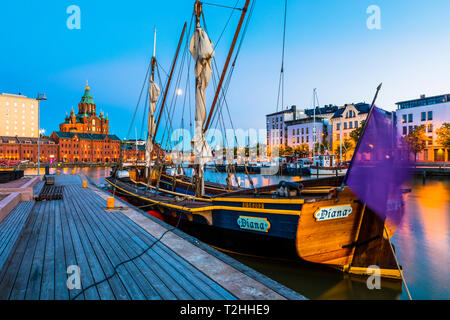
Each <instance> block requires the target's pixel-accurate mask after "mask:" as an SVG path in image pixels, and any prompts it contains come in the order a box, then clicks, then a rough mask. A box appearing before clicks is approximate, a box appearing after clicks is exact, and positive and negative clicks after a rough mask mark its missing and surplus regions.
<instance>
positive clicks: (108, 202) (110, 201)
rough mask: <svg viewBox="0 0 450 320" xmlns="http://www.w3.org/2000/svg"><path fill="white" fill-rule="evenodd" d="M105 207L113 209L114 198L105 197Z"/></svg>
mask: <svg viewBox="0 0 450 320" xmlns="http://www.w3.org/2000/svg"><path fill="white" fill-rule="evenodd" d="M106 208H107V209H114V198H113V197H108V199H106Z"/></svg>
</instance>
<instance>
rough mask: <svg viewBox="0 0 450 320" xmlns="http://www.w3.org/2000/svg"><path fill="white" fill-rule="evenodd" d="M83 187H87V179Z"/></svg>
mask: <svg viewBox="0 0 450 320" xmlns="http://www.w3.org/2000/svg"><path fill="white" fill-rule="evenodd" d="M83 188H85V189H86V188H87V181H83Z"/></svg>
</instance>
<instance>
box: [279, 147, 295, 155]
mask: <svg viewBox="0 0 450 320" xmlns="http://www.w3.org/2000/svg"><path fill="white" fill-rule="evenodd" d="M280 151H281V150H280ZM280 154H282V155H284V156H292V155H293V154H294V149H292V147H291V146H286V147H285V148H284V150H283V153H281V152H280Z"/></svg>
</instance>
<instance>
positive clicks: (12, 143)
mask: <svg viewBox="0 0 450 320" xmlns="http://www.w3.org/2000/svg"><path fill="white" fill-rule="evenodd" d="M37 143H38V139H37V138H19V137H0V159H4V160H21V161H28V162H34V163H37V158H38V144H37ZM58 150H59V147H58V144H57V143H56V142H55V141H54V140H52V139H46V138H41V139H39V158H40V161H41V162H45V163H53V162H56V161H59V160H58Z"/></svg>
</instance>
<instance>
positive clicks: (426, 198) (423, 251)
mask: <svg viewBox="0 0 450 320" xmlns="http://www.w3.org/2000/svg"><path fill="white" fill-rule="evenodd" d="M411 187H412V192H411V194H409V195H408V197H407V200H406V214H405V217H404V219H403V221H402V223H401V224H400V226H399V229H398V230H397V232H396V233H395V235H394V237H393V243H394V244H395V245H396V247H397V256H398V258H399V260H400V262H401V264H402V265H403V269H404V273H405V277H406V280H407V282H408V285H409V289H410V291H411V295H412V296H413V298H415V299H450V267H449V265H450V210H449V209H450V208H449V201H450V196H449V195H450V180H449V179H445V178H441V179H439V178H433V179H427V181H426V183H425V185H424V184H422V181H421V179H417V180H415V181H413V183H412V185H411ZM401 298H405V299H406V298H407V297H406V296H405V294H402V296H401Z"/></svg>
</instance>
